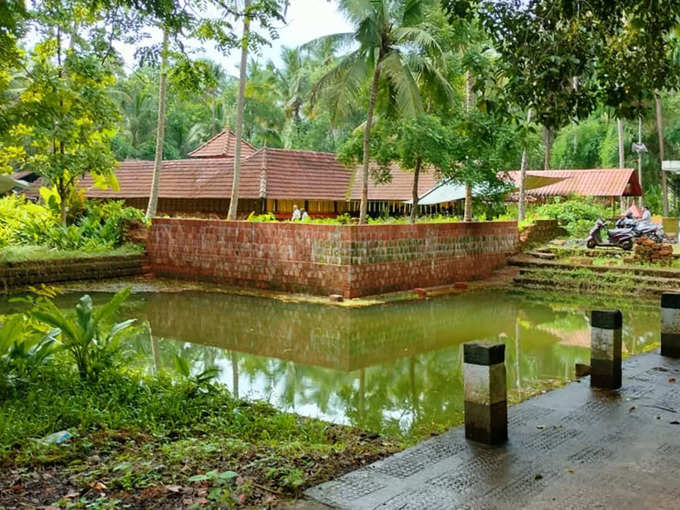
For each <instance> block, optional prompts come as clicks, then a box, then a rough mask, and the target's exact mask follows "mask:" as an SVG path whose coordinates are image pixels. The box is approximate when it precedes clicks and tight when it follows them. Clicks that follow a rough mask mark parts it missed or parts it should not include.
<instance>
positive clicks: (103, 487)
mask: <svg viewBox="0 0 680 510" xmlns="http://www.w3.org/2000/svg"><path fill="white" fill-rule="evenodd" d="M90 487H92V488H93V489H94V490H97V491H103V490H106V489H107V487H106V485H105V484H104V483H102V482H95V483H93V484H92V485H91V486H90Z"/></svg>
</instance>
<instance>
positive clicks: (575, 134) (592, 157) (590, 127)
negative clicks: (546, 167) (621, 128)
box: [552, 118, 618, 168]
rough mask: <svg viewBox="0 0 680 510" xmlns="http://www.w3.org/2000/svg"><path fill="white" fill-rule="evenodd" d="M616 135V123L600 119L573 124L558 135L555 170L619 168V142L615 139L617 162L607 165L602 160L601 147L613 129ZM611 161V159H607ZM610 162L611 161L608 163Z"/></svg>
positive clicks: (553, 164)
mask: <svg viewBox="0 0 680 510" xmlns="http://www.w3.org/2000/svg"><path fill="white" fill-rule="evenodd" d="M612 128H613V130H614V135H616V123H611V124H608V123H607V122H604V121H603V119H600V118H590V119H588V120H585V121H583V122H580V123H578V124H571V125H569V126H567V127H565V128H564V129H562V131H560V133H559V134H558V136H557V137H556V138H555V143H554V144H553V148H552V166H553V167H554V168H600V167H603V166H618V141H617V139H616V138H614V142H615V144H616V145H615V147H616V160H615V163H614V164H613V165H611V164H610V165H607V164H606V162H605V161H603V160H602V158H601V147H602V146H603V144H604V141H605V139H607V138H608V137H609V133H610V132H611V129H612ZM607 159H608V160H609V158H607ZM607 162H609V161H607Z"/></svg>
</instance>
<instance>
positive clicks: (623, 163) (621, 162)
mask: <svg viewBox="0 0 680 510" xmlns="http://www.w3.org/2000/svg"><path fill="white" fill-rule="evenodd" d="M616 132H617V136H618V142H619V168H624V167H625V166H626V155H625V152H624V151H623V120H621V119H616ZM619 202H620V203H619V205H620V207H621V212H622V213H623V212H625V210H626V200H625V199H624V198H623V196H622V197H621V198H620V199H619Z"/></svg>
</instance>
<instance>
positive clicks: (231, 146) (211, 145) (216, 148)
mask: <svg viewBox="0 0 680 510" xmlns="http://www.w3.org/2000/svg"><path fill="white" fill-rule="evenodd" d="M242 142H243V143H242V144H241V157H242V158H243V159H245V158H247V157H248V156H251V155H252V154H254V153H255V151H256V150H257V149H256V148H255V147H253V146H252V145H250V144H249V143H248V142H246V141H245V140H242ZM235 150H236V135H234V133H233V132H232V131H231V130H230V129H227V130H224V131H222V132H221V133H218V134H217V135H215V136H213V137H212V138H211V139H210V140H208V141H207V142H205V143H204V144H202V145H200V146H199V147H198V148H197V149H194V150H193V151H191V152H190V153H189V157H190V158H233V157H234V151H235Z"/></svg>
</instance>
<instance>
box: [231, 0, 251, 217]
mask: <svg viewBox="0 0 680 510" xmlns="http://www.w3.org/2000/svg"><path fill="white" fill-rule="evenodd" d="M249 7H250V0H245V5H244V18H243V40H242V41H241V68H240V69H239V81H238V100H237V102H236V126H235V129H236V132H235V135H236V145H235V146H234V180H233V182H232V185H231V200H230V201H229V214H228V215H227V219H229V220H232V221H233V220H235V219H236V214H237V212H238V188H239V185H240V182H241V145H242V140H241V138H242V137H243V104H244V101H245V95H246V79H247V67H248V37H249V36H250V17H249V16H248V8H249Z"/></svg>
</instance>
